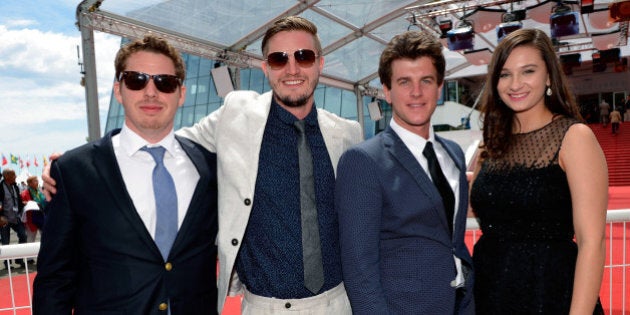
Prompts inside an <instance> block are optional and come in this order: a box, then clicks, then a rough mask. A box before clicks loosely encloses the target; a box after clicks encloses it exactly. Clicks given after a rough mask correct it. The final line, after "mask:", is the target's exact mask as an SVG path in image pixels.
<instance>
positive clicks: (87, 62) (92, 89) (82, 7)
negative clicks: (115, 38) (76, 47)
mask: <svg viewBox="0 0 630 315" xmlns="http://www.w3.org/2000/svg"><path fill="white" fill-rule="evenodd" d="M98 4H100V1H83V2H81V3H80V4H79V7H78V8H77V23H78V27H79V30H80V31H81V47H82V49H83V65H84V67H85V68H84V78H85V80H84V82H85V104H86V109H87V121H88V141H94V140H97V139H99V138H100V137H101V123H100V117H99V110H98V87H97V80H96V55H95V53H94V31H93V30H92V29H91V28H89V27H88V25H90V23H89V21H88V20H87V19H88V17H87V15H86V14H83V12H87V11H88V10H94V9H95V6H98Z"/></svg>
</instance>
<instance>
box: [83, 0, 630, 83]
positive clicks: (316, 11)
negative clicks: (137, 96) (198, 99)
mask: <svg viewBox="0 0 630 315" xmlns="http://www.w3.org/2000/svg"><path fill="white" fill-rule="evenodd" d="M88 1H90V0H88ZM91 1H93V2H95V3H96V4H97V5H96V6H94V9H95V10H86V12H79V14H85V15H88V16H89V17H88V18H87V20H89V21H90V24H91V25H88V26H87V27H92V28H93V29H95V30H98V31H104V32H108V33H113V34H117V35H121V36H125V37H132V38H133V37H139V36H142V34H144V33H145V32H147V31H153V30H155V32H156V33H162V34H164V33H166V34H170V35H171V38H179V39H181V41H182V43H186V44H185V45H188V46H189V48H188V49H184V50H186V52H189V53H193V54H198V55H201V56H204V57H208V58H215V59H221V60H223V61H226V62H227V63H230V64H232V65H234V66H241V67H259V66H260V62H261V61H262V59H263V57H262V53H261V49H260V43H261V38H262V35H263V34H264V31H265V30H266V28H267V27H268V26H269V25H270V24H271V23H272V22H273V21H274V20H275V19H277V18H279V17H282V16H286V15H300V16H303V17H305V18H307V19H309V20H311V21H313V22H314V23H315V24H316V25H317V27H318V29H319V35H320V38H321V40H322V46H323V49H324V58H325V66H324V73H323V75H322V77H323V78H322V82H325V83H331V82H334V83H336V84H332V85H336V86H338V87H342V88H348V89H353V88H354V87H357V86H365V87H368V89H370V88H371V89H374V88H376V89H378V88H380V81H379V79H378V74H377V70H378V59H379V56H380V53H381V51H382V50H383V48H384V47H385V45H386V43H387V42H388V41H389V40H390V39H391V38H392V37H393V36H394V35H396V34H398V33H401V32H403V31H406V30H408V29H420V30H424V31H429V32H433V33H434V34H436V35H438V34H439V33H440V31H439V27H438V25H437V21H438V20H444V19H448V20H451V21H452V22H453V27H457V25H458V23H459V20H460V19H461V18H462V17H464V16H465V17H466V19H468V20H471V21H473V23H474V29H475V31H476V32H475V39H474V43H475V46H474V48H473V49H474V50H475V51H477V50H480V51H483V52H484V54H483V55H482V57H480V58H479V57H478V58H474V59H472V58H471V57H472V55H469V56H466V54H465V53H464V51H449V50H448V49H446V48H445V49H444V51H445V55H446V58H447V79H454V78H460V77H468V76H473V75H482V74H485V73H486V71H487V65H486V64H485V62H484V60H487V59H488V53H491V52H492V51H493V50H494V48H495V47H496V41H497V36H496V25H498V24H499V23H501V17H502V15H503V12H508V11H511V10H518V9H527V11H526V12H527V16H526V19H525V20H523V21H522V22H523V27H533V28H540V29H542V30H544V31H545V32H547V34H550V30H549V16H550V15H551V9H552V8H553V6H554V5H555V4H556V2H555V1H551V2H550V1H536V0H524V1H518V2H513V3H510V1H497V0H495V1H490V0H474V1H463V0H444V1H437V2H432V1H403V0H380V1H379V0H372V1H356V0H275V1H268V0H214V1H207V0H177V1H175V0H166V1H165V0H145V1H128V0H91ZM594 2H595V9H596V12H594V13H590V14H582V15H580V16H581V19H580V21H579V23H580V26H579V27H580V33H579V34H578V35H574V36H571V38H566V39H565V38H560V42H561V43H562V45H561V46H558V52H559V54H563V53H575V52H579V53H581V54H582V60H583V61H585V60H590V59H591V53H592V52H594V49H595V48H594V44H593V42H592V39H591V35H596V36H597V35H598V34H604V33H613V34H615V35H612V36H610V35H609V36H605V37H600V38H599V39H598V43H597V45H598V47H617V46H618V45H619V44H620V43H621V44H622V45H621V47H620V48H621V51H622V56H627V55H628V52H629V51H628V49H627V48H626V46H627V45H626V43H627V27H626V28H625V31H623V30H622V32H618V31H619V29H620V25H619V24H620V23H612V22H610V21H608V19H607V17H608V10H607V7H608V4H609V3H610V2H611V1H598V0H595V1H594ZM564 3H565V4H567V3H568V4H569V5H570V6H571V7H572V8H573V9H574V10H575V11H578V12H579V11H580V7H579V5H578V4H577V1H564ZM621 23H627V22H621ZM626 26H627V25H626ZM602 42H603V43H602ZM195 43H198V45H197V46H198V47H196V48H195V46H196V44H195ZM466 57H468V59H467V58H466ZM360 90H361V91H363V90H364V89H360Z"/></svg>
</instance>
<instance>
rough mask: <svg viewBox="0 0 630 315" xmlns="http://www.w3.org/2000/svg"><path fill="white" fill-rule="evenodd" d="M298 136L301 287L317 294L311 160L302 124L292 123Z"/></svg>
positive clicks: (320, 278)
mask: <svg viewBox="0 0 630 315" xmlns="http://www.w3.org/2000/svg"><path fill="white" fill-rule="evenodd" d="M294 125H295V128H296V129H297V130H298V132H299V136H298V158H299V163H300V208H301V222H302V259H303V263H304V286H305V287H306V288H307V289H308V290H309V291H311V292H313V293H317V292H319V290H320V289H321V288H322V286H323V285H324V266H323V265H322V249H321V242H320V239H319V221H318V220H317V207H316V205H315V180H314V178H313V157H312V156H311V149H310V148H309V146H308V141H307V139H306V134H305V132H304V121H303V120H298V121H296V122H295V123H294Z"/></svg>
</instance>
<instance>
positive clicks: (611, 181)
mask: <svg viewBox="0 0 630 315" xmlns="http://www.w3.org/2000/svg"><path fill="white" fill-rule="evenodd" d="M625 125H626V124H622V125H621V127H620V128H619V129H620V130H619V133H617V134H612V131H611V129H610V125H609V126H608V127H606V128H604V127H602V125H601V124H590V125H589V127H591V130H593V133H594V134H595V137H596V138H597V141H598V142H599V145H600V146H601V147H602V150H603V151H604V155H605V156H606V164H608V185H609V186H630V128H626V129H625V130H624V126H625ZM628 125H630V124H628Z"/></svg>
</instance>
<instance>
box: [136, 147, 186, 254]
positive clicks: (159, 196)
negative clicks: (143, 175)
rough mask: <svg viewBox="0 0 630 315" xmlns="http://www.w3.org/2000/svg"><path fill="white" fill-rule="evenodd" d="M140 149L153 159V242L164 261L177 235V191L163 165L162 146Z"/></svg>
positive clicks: (163, 150)
mask: <svg viewBox="0 0 630 315" xmlns="http://www.w3.org/2000/svg"><path fill="white" fill-rule="evenodd" d="M141 150H143V151H146V152H149V154H151V156H152V157H153V159H154V160H155V167H154V168H153V194H154V196H155V209H156V217H157V219H156V224H155V243H156V244H157V246H158V248H159V249H160V252H161V253H162V257H163V258H164V261H166V260H167V259H168V253H169V252H170V251H171V247H172V246H173V242H175V237H176V236H177V192H176V191H175V183H174V182H173V177H171V174H170V173H169V172H168V170H167V169H166V167H164V152H165V149H164V147H161V146H160V147H154V148H148V147H143V148H142V149H141Z"/></svg>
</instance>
